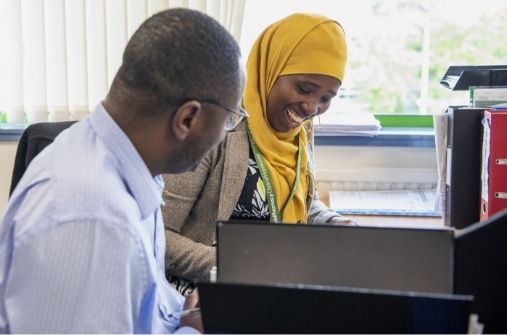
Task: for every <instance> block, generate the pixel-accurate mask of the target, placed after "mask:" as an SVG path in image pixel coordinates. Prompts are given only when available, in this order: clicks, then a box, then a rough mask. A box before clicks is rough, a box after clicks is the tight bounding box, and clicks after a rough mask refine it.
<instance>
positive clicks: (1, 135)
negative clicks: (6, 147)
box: [0, 123, 27, 141]
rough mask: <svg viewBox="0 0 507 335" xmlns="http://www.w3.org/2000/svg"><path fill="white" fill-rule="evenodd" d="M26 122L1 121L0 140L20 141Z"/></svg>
mask: <svg viewBox="0 0 507 335" xmlns="http://www.w3.org/2000/svg"><path fill="white" fill-rule="evenodd" d="M26 126H27V124H26V123H0V141H18V140H19V138H20V137H21V134H22V133H23V131H25V128H26Z"/></svg>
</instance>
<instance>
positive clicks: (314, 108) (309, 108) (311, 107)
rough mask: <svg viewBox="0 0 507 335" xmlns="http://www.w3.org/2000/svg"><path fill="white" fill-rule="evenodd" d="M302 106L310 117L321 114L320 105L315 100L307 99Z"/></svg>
mask: <svg viewBox="0 0 507 335" xmlns="http://www.w3.org/2000/svg"><path fill="white" fill-rule="evenodd" d="M302 107H303V110H304V112H305V113H306V115H308V117H312V116H315V115H317V114H319V109H320V105H319V103H318V102H316V101H313V100H307V101H304V102H303V103H302Z"/></svg>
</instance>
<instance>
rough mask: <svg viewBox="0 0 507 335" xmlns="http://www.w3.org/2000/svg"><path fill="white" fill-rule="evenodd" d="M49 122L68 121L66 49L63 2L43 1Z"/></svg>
mask: <svg viewBox="0 0 507 335" xmlns="http://www.w3.org/2000/svg"><path fill="white" fill-rule="evenodd" d="M44 16H45V20H44V24H45V30H44V31H45V38H46V47H45V49H46V71H47V73H48V74H50V75H48V76H47V102H48V112H49V121H65V120H69V106H68V92H67V87H68V83H67V49H66V45H65V43H66V40H65V8H64V1H63V0H45V1H44Z"/></svg>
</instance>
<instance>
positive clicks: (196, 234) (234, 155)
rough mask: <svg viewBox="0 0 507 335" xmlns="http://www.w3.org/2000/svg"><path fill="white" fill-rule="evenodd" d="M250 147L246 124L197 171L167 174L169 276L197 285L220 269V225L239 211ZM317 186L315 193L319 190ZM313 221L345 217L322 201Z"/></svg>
mask: <svg viewBox="0 0 507 335" xmlns="http://www.w3.org/2000/svg"><path fill="white" fill-rule="evenodd" d="M308 134H309V139H308V146H307V149H308V150H309V154H308V158H309V159H308V161H309V163H308V165H309V166H308V169H309V170H310V171H311V172H312V175H314V171H315V168H314V163H313V134H312V133H311V132H308ZM248 158H249V142H248V134H247V132H246V126H245V124H241V125H240V126H239V127H238V128H237V129H236V130H235V131H233V132H229V133H228V134H227V137H226V138H225V139H224V140H223V141H222V142H221V143H220V144H219V145H218V146H217V147H215V148H213V149H212V150H211V151H210V152H209V153H208V155H207V156H206V157H205V158H204V160H203V161H202V162H201V164H200V165H199V166H198V167H197V169H196V170H195V171H191V172H186V173H183V174H177V175H164V180H165V190H164V193H163V197H164V201H165V206H163V207H162V215H163V218H164V224H165V235H166V241H167V246H166V273H168V274H170V275H173V276H177V277H180V278H184V279H187V280H191V281H196V280H208V278H209V272H210V270H211V267H212V266H213V265H215V263H216V260H215V257H216V256H215V247H213V246H211V245H212V244H213V243H214V242H215V223H216V221H223V220H228V219H229V218H230V216H231V213H232V211H233V210H234V208H235V207H236V204H237V202H238V199H239V196H240V193H241V190H242V189H243V184H244V182H245V178H246V172H247V166H248ZM315 186H316V185H315V181H314V180H311V181H310V189H313V190H315ZM307 206H308V208H310V212H309V217H308V222H310V223H324V222H326V221H327V220H329V219H330V218H332V217H339V215H338V214H336V212H334V211H332V210H330V209H329V208H327V207H326V206H325V205H324V204H323V203H322V202H321V201H320V200H318V195H317V192H316V191H314V193H313V197H309V198H308V199H307Z"/></svg>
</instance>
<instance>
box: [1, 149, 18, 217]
mask: <svg viewBox="0 0 507 335" xmlns="http://www.w3.org/2000/svg"><path fill="white" fill-rule="evenodd" d="M17 146H18V142H14V141H13V142H9V141H5V142H4V141H0V157H1V158H0V161H1V163H0V213H1V214H3V212H4V209H5V205H6V204H7V199H8V198H9V188H10V186H11V177H12V168H13V167H14V157H15V156H16V148H17ZM1 214H0V216H1Z"/></svg>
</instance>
